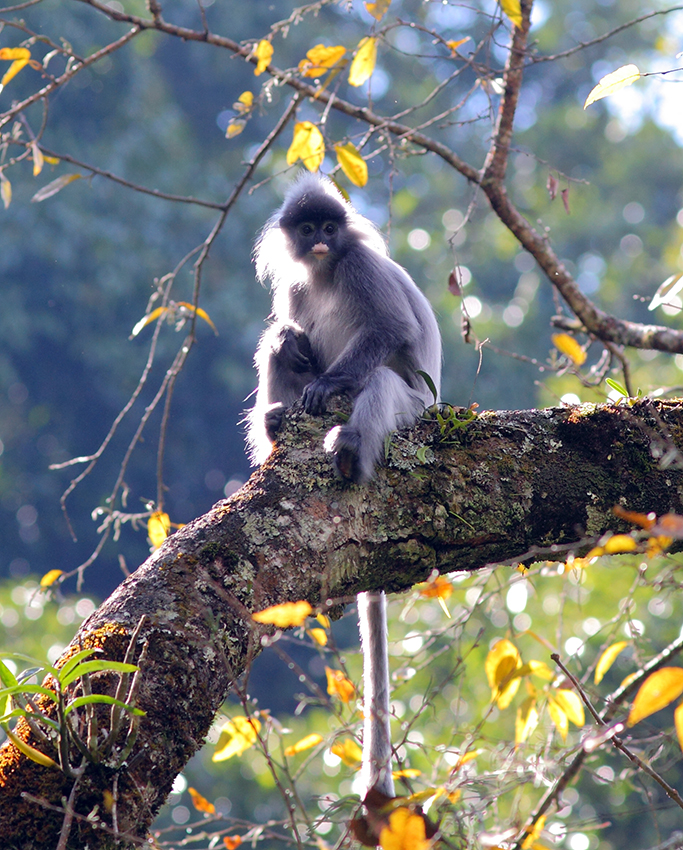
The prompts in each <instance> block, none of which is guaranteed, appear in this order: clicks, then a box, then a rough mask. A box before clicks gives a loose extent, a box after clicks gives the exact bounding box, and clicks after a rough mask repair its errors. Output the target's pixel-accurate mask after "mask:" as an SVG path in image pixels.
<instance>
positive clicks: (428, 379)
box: [416, 369, 439, 404]
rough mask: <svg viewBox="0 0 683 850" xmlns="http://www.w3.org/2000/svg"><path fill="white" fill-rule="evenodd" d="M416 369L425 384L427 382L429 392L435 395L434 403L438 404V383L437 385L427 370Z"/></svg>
mask: <svg viewBox="0 0 683 850" xmlns="http://www.w3.org/2000/svg"><path fill="white" fill-rule="evenodd" d="M416 371H417V374H418V375H419V376H420V377H421V378H422V380H423V381H424V382H425V384H427V386H428V387H429V392H430V393H431V394H432V396H433V397H434V404H436V402H437V401H438V400H439V394H438V392H437V391H436V385H435V383H434V381H433V380H432V378H431V375H428V374H427V373H426V372H423V371H422V369H417V370H416Z"/></svg>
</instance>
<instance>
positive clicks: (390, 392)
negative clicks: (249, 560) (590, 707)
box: [247, 174, 441, 796]
mask: <svg viewBox="0 0 683 850" xmlns="http://www.w3.org/2000/svg"><path fill="white" fill-rule="evenodd" d="M254 257H255V261H256V271H257V274H258V277H259V279H260V280H264V279H265V278H270V279H271V281H272V288H273V311H272V317H273V322H272V324H271V325H270V327H269V328H268V329H267V330H266V331H265V333H264V334H263V336H262V337H261V340H260V342H259V345H258V349H257V351H256V357H255V363H256V367H257V370H258V391H257V395H256V404H255V406H254V408H253V410H251V411H250V412H249V414H248V416H247V423H248V431H247V439H248V444H249V448H250V454H251V458H252V460H253V461H254V462H255V463H262V462H263V461H264V460H265V459H266V458H267V457H268V455H269V454H270V451H271V448H272V444H273V442H274V440H275V436H276V434H277V431H278V429H279V428H280V425H281V423H282V416H283V413H284V411H285V410H286V409H287V408H288V407H290V406H291V405H292V404H293V403H294V402H295V401H296V400H298V399H301V400H302V403H303V407H304V410H305V411H306V412H307V413H310V414H314V415H319V414H322V413H324V412H325V409H326V405H327V401H328V399H329V398H330V396H332V395H334V394H339V393H346V394H347V395H349V396H350V397H351V398H352V399H353V410H352V413H351V416H350V418H349V420H348V421H347V422H346V423H345V424H344V425H341V426H338V427H336V428H334V429H332V431H331V432H330V433H329V434H328V436H327V438H326V440H325V448H326V449H327V450H328V451H330V452H331V453H332V455H333V458H334V464H335V467H336V469H337V471H338V473H339V475H340V476H341V477H342V478H343V479H346V480H348V481H353V482H357V483H364V482H366V481H368V480H369V479H370V478H371V477H372V474H373V471H374V468H375V464H376V463H377V462H378V461H379V460H380V459H381V458H382V456H383V453H384V441H385V438H386V436H387V435H388V434H390V433H391V432H392V431H394V430H395V429H396V428H401V427H403V426H405V425H410V424H412V423H413V422H414V421H415V420H416V419H417V418H418V416H419V415H420V413H421V412H422V411H423V410H424V408H425V407H426V406H428V405H429V404H431V403H432V402H433V401H434V399H433V397H432V391H431V389H430V388H429V387H428V385H427V383H426V382H425V381H424V379H423V378H422V376H421V375H420V374H419V373H420V371H422V372H425V373H426V374H427V375H429V377H430V378H431V380H432V381H433V383H434V386H435V388H436V390H437V393H438V391H439V386H440V381H441V337H440V335H439V329H438V326H437V324H436V319H435V317H434V313H433V311H432V308H431V307H430V305H429V302H428V301H427V299H426V298H425V296H424V295H423V294H422V292H420V290H419V289H418V288H417V286H416V285H415V283H414V282H413V280H412V279H411V278H410V276H409V275H408V273H407V272H406V271H405V269H403V268H401V266H399V265H398V264H397V263H395V262H394V261H393V260H392V259H390V257H389V255H388V252H387V249H386V246H385V244H384V240H383V239H382V237H381V235H380V233H379V231H378V230H377V228H376V227H375V226H374V225H373V224H372V223H371V222H370V221H368V220H367V219H366V218H364V217H363V216H361V215H360V214H359V213H358V212H357V211H356V210H355V209H354V208H353V207H352V206H351V204H349V203H347V202H346V201H345V200H344V198H343V197H342V196H341V194H340V193H339V192H338V191H337V189H336V188H335V186H334V184H333V183H332V182H331V181H330V180H329V179H327V178H325V177H321V176H318V175H315V174H305V175H304V176H302V177H301V178H300V179H299V180H298V181H297V182H296V183H294V185H293V186H292V187H291V189H290V190H289V192H288V193H287V195H286V197H285V202H284V204H283V205H282V207H281V208H280V209H279V210H277V212H276V213H275V214H274V215H273V216H272V218H271V219H270V220H269V221H268V223H267V224H266V226H265V228H264V229H263V232H262V233H261V235H260V237H259V239H258V241H257V243H256V247H255V251H254ZM358 609H359V619H360V629H361V636H362V642H363V655H364V686H365V712H364V714H365V727H364V746H363V767H362V775H363V778H364V783H365V786H366V789H368V790H369V789H370V788H372V787H376V788H378V789H379V790H380V791H383V792H384V793H386V794H388V795H389V796H393V782H392V778H391V770H390V757H391V741H390V738H389V673H388V657H387V638H386V600H385V596H384V593H363V594H360V596H359V603H358Z"/></svg>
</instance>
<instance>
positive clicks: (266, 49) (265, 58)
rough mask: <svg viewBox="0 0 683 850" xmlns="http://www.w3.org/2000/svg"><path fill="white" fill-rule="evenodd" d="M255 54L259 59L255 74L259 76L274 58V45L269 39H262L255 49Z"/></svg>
mask: <svg viewBox="0 0 683 850" xmlns="http://www.w3.org/2000/svg"><path fill="white" fill-rule="evenodd" d="M254 56H256V58H257V59H258V63H257V65H256V67H255V68H254V76H256V77H258V76H259V74H262V73H263V72H264V71H265V70H266V68H267V67H268V65H270V60H271V59H272V58H273V45H272V44H271V43H270V42H269V41H266V40H265V39H262V40H261V41H259V43H258V44H257V46H256V50H254Z"/></svg>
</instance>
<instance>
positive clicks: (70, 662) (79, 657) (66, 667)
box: [56, 649, 102, 682]
mask: <svg viewBox="0 0 683 850" xmlns="http://www.w3.org/2000/svg"><path fill="white" fill-rule="evenodd" d="M95 652H102V650H101V649H82V650H81V651H80V652H77V653H76V654H75V655H72V656H71V657H70V658H69V659H67V661H65V662H64V664H63V665H62V666H61V667H60V668H59V670H58V671H57V674H56V678H57V679H59V681H60V682H61V681H62V678H63V677H64V676H68V675H69V673H70V672H71V671H72V670H73V669H74V667H75V666H76V665H77V664H80V663H81V661H83V659H84V658H88V656H90V655H92V654H93V653H95Z"/></svg>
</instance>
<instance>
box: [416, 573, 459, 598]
mask: <svg viewBox="0 0 683 850" xmlns="http://www.w3.org/2000/svg"><path fill="white" fill-rule="evenodd" d="M417 590H418V592H419V594H420V596H423V597H424V598H425V599H436V598H438V599H448V598H449V596H450V595H451V594H452V593H453V584H452V582H450V581H449V580H448V579H447V578H444V576H437V577H436V578H435V579H434V580H433V581H426V582H424V584H418V586H417Z"/></svg>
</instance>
